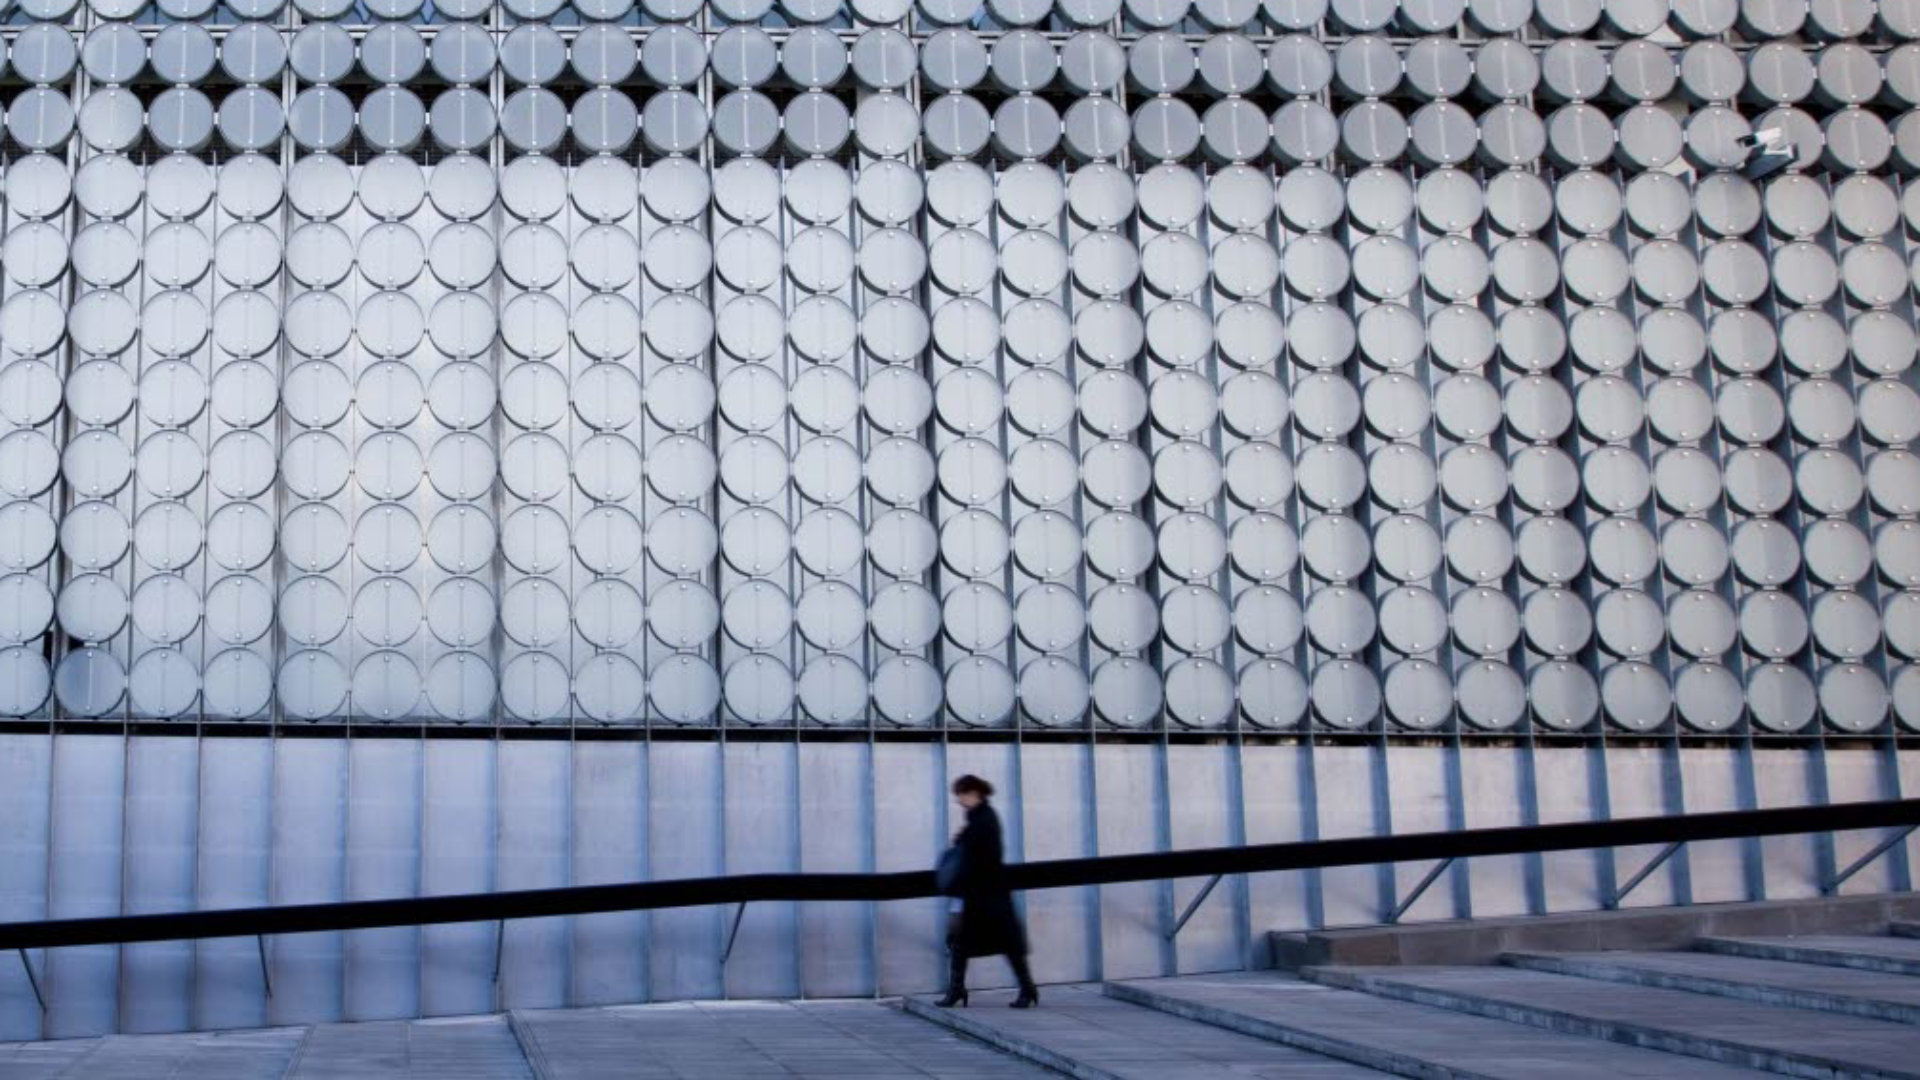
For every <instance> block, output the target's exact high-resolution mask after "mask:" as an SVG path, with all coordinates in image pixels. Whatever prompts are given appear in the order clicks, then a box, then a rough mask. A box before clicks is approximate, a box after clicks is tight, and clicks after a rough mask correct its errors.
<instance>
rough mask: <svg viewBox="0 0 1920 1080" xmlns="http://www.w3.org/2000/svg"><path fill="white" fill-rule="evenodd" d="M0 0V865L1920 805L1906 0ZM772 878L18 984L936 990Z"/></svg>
mask: <svg viewBox="0 0 1920 1080" xmlns="http://www.w3.org/2000/svg"><path fill="white" fill-rule="evenodd" d="M4 10H5V12H6V16H5V18H6V21H5V24H4V25H3V26H0V40H4V44H5V47H6V52H5V67H4V69H3V70H0V105H4V127H5V141H4V145H0V716H3V717H5V720H4V722H0V918H5V919H35V918H45V917H60V916H69V915H79V914H101V913H111V912H119V911H128V912H134V911H154V910H173V909H178V908H188V907H219V906H233V905H245V904H257V903H270V902H295V901H311V900H324V899H336V898H339V899H345V898H363V897H377V896H390V895H412V894H425V893H435V892H460V891H476V890H486V889H504V888H517V887H532V886H539V885H557V884H566V883H570V882H595V881H617V880H629V879H635V878H645V877H656V878H658V877H672V876H698V875H706V874H717V873H728V872H746V871H757V870H774V869H803V870H863V869H864V870H875V869H901V868H911V867H923V866H927V865H931V863H932V862H933V860H934V858H935V857H936V856H937V853H938V852H939V850H940V848H941V847H942V845H943V844H944V843H945V840H946V838H947V836H948V835H949V833H950V831H951V827H952V824H953V823H952V822H951V820H950V817H949V813H948V811H947V810H946V809H945V808H944V789H945V784H946V782H947V780H948V779H950V778H951V776H953V775H954V774H957V773H959V772H962V771H973V772H977V773H981V774H982V775H985V776H988V777H989V778H990V779H992V780H994V782H995V783H996V784H998V785H999V786H1001V787H1002V788H1003V790H1004V792H1005V795H1004V796H1003V810H1004V812H1005V814H1006V816H1007V818H1008V821H1009V826H1010V830H1011V833H1012V845H1013V848H1014V849H1015V850H1016V851H1017V852H1018V854H1019V855H1020V856H1021V857H1023V858H1027V859H1041V858H1054V857H1068V856H1078V855H1087V854H1097V853H1118V852H1131V851H1141V850H1150V849H1155V848H1166V847H1182V846H1196V845H1216V844H1230V843H1241V842H1259V841H1266V840H1278V839H1286V838H1292V837H1316V836H1335V835H1345V834H1352V833H1355V832H1389V831H1400V832H1405V831H1421V830H1428V829H1440V828H1459V827H1468V826H1478V825H1497V824H1522V823H1532V822H1545V821H1556V820H1575V819H1581V818H1589V817H1605V816H1626V815H1635V814H1672V813H1682V812H1688V811H1697V810H1706V809H1720V808H1729V807H1752V806H1775V805H1793V804H1797V803H1806V802H1823V801H1830V800H1842V799H1864V798H1881V797H1890V796H1894V795H1898V794H1900V793H1901V792H1902V791H1912V790H1913V789H1914V787H1915V784H1916V777H1915V773H1916V769H1920V757H1916V756H1914V753H1913V751H1912V750H1909V749H1908V747H1909V745H1910V744H1911V741H1912V740H1913V739H1915V738H1916V737H1920V668H1916V667H1915V666H1914V662H1915V661H1920V520H1916V514H1920V458H1916V457H1915V456H1914V454H1913V453H1912V445H1911V444H1912V442H1913V440H1914V438H1915V437H1916V436H1917V435H1920V393H1917V392H1916V377H1915V373H1914V361H1915V358H1916V350H1917V348H1920V337H1916V323H1915V311H1914V305H1913V298H1912V289H1913V287H1914V282H1915V281H1916V280H1917V278H1916V274H1920V271H1916V270H1913V269H1911V268H1910V267H1912V266H1914V265H1920V264H1914V263H1912V262H1911V261H1910V257H1911V256H1913V255H1914V254H1915V252H1916V251H1920V197H1910V196H1912V193H1911V192H1910V191H1909V190H1908V189H1907V188H1906V187H1905V183H1906V182H1907V181H1906V178H1907V177H1908V176H1909V175H1910V174H1912V173H1914V172H1915V171H1920V119H1917V118H1916V116H1917V115H1920V114H1916V113H1915V112H1914V111H1913V110H1914V109H1915V108H1916V107H1920V3H1915V2H1913V0H1878V2H1877V3H1876V2H1875V0H1813V2H1812V3H1808V2H1806V0H1686V2H1681V3H1676V4H1674V5H1673V6H1672V7H1671V8H1670V7H1669V5H1668V3H1667V2H1666V0H1606V2H1601V0H1404V2H1401V3H1395V2H1394V0H1333V2H1331V3H1329V2H1327V0H1264V2H1254V0H1195V2H1189V0H1059V2H1057V3H1048V2H1043V0H991V2H988V3H980V2H976V0H849V2H848V3H847V4H842V3H840V2H839V0H782V2H781V3H780V4H779V5H778V6H775V5H774V3H773V0H714V2H713V3H710V4H702V3H699V2H696V0H641V2H640V3H639V4H638V5H637V6H636V4H635V3H634V0H576V2H574V3H573V4H572V5H571V6H568V5H564V4H561V3H559V2H558V0H502V2H501V3H500V4H497V5H496V4H493V3H490V2H486V0H453V2H451V3H448V4H444V5H431V6H422V4H421V3H419V2H418V0H375V2H370V3H361V4H352V3H347V2H345V0H294V2H293V3H291V4H286V3H282V2H281V0H239V2H233V3H225V4H215V3H213V2H212V0H161V2H159V3H158V4H157V5H156V4H149V3H146V2H143V0H87V2H85V3H76V0H11V2H10V4H9V5H8V6H6V7H5V8H4ZM1903 774H1904V775H1903ZM1870 841H1871V838H1860V837H1850V838H1842V839H1841V840H1839V841H1836V842H1827V841H1813V840H1782V841H1778V842H1774V841H1768V842H1765V843H1751V844H1725V845H1700V846H1697V847H1695V848H1694V849H1692V850H1690V851H1688V852H1686V853H1684V854H1683V855H1682V856H1681V857H1679V858H1677V859H1675V860H1674V861H1673V862H1672V863H1671V864H1669V865H1667V866H1665V867H1663V868H1662V870H1661V871H1660V872H1659V873H1657V874H1656V875H1654V876H1653V877H1651V878H1650V879H1649V880H1648V883H1647V884H1646V885H1644V886H1642V887H1641V888H1639V889H1637V890H1636V891H1635V892H1634V894H1633V895H1632V897H1631V900H1630V902H1634V903H1659V902H1691V901H1705V900H1714V899H1744V898H1759V897H1779V896H1793V895H1807V894H1809V893H1811V892H1817V891H1818V890H1819V889H1820V888H1821V887H1822V883H1823V882H1824V881H1825V880H1826V878H1827V877H1828V876H1829V875H1831V873H1832V872H1833V870H1834V868H1835V867H1836V866H1840V865H1844V864H1845V863H1846V861H1848V858H1849V856H1850V854H1853V853H1857V852H1858V851H1859V850H1864V848H1865V846H1867V845H1868V844H1869V843H1870ZM1649 855H1650V853H1647V852H1623V853H1618V854H1616V855H1588V854H1571V855H1556V856H1551V857H1546V858H1538V859H1508V860H1487V861H1484V862H1482V863H1475V864H1471V865H1460V866H1456V867H1453V868H1451V869H1450V870H1449V871H1448V873H1447V876H1446V877H1445V878H1443V879H1442V880H1443V885H1442V887H1441V888H1438V889H1436V890H1434V891H1433V892H1432V893H1431V894H1429V895H1428V896H1427V897H1426V898H1424V899H1423V900H1422V901H1421V902H1420V904H1419V905H1418V906H1417V907H1416V908H1415V909H1413V911H1412V912H1411V916H1412V917H1449V916H1467V915H1484V914H1490V913H1513V912H1543V911H1550V910H1562V909H1570V908H1583V907H1594V906H1599V905H1601V904H1603V903H1605V902H1607V901H1608V900H1609V899H1610V898H1611V897H1612V896H1613V894H1614V891H1615V890H1616V889H1617V888H1618V886H1619V885H1620V884H1621V883H1622V882H1624V881H1625V880H1627V879H1628V878H1629V877H1631V876H1632V874H1633V872H1634V870H1635V869H1637V867H1638V866H1639V865H1640V864H1641V863H1642V862H1644V860H1645V858H1646V857H1648V856H1649ZM1425 870H1426V868H1424V867H1400V868H1382V869H1377V870H1374V869H1367V870H1342V871H1338V872H1328V873H1325V874H1296V875H1276V876H1272V877H1271V878H1260V879H1255V880H1249V881H1236V882H1232V883H1229V885H1228V886H1226V887H1223V888H1222V889H1221V890H1220V892H1219V894H1218V895H1217V896H1214V897H1212V898H1210V899H1209V901H1208V903H1207V905H1205V906H1203V907H1202V908H1201V910H1200V913H1199V914H1198V915H1197V916H1196V918H1195V920H1194V921H1193V923H1192V924H1190V925H1189V926H1188V927H1187V928H1186V929H1185V930H1183V931H1182V932H1181V934H1180V935H1179V936H1178V937H1177V938H1170V937H1169V936H1168V932H1169V931H1170V930H1171V927H1172V923H1173V920H1174V918H1175V916H1176V915H1177V913H1178V911H1179V910H1180V908H1181V907H1183V906H1184V904H1185V902H1186V900H1187V899H1188V898H1190V897H1191V896H1192V895H1194V892H1195V890H1196V888H1197V887H1198V884H1199V883H1196V882H1179V883H1160V884H1142V885H1128V886H1116V887H1106V888H1101V889H1093V890H1072V891H1067V892H1060V893H1048V894H1036V895H1035V896H1032V897H1029V898H1027V901H1026V904H1027V912H1028V915H1029V918H1030V919H1031V922H1032V926H1033V932H1034V937H1035V939H1036V943H1037V944H1038V946H1039V948H1038V952H1039V956H1038V958H1037V960H1036V968H1037V970H1039V971H1040V972H1041V973H1042V974H1043V975H1044V976H1045V977H1048V978H1054V979H1085V978H1095V977H1100V976H1102V975H1104V976H1107V977H1113V976H1121V975H1128V974H1149V973H1160V972H1172V971H1188V970H1214V969H1221V968H1232V967H1238V966H1242V965H1244V964H1246V963H1249V962H1253V961H1254V960H1256V959H1257V957H1258V955H1259V951H1260V940H1261V939H1260V934H1261V933H1262V932H1264V931H1265V930H1267V929H1273V928H1285V927H1300V926H1309V925H1326V924H1337V923H1342V922H1361V921H1371V920H1377V919H1379V918H1381V917H1383V916H1384V915H1385V914H1386V913H1387V912H1390V911H1391V910H1393V908H1394V907H1395V906H1396V903H1397V897H1398V896H1400V895H1401V894H1402V893H1403V892H1404V890H1405V889H1406V888H1407V887H1408V886H1409V885H1410V883H1411V882H1412V881H1413V880H1417V879H1418V877H1419V876H1421V875H1422V874H1424V872H1425ZM1909 883H1910V882H1909V877H1908V861H1907V852H1906V851H1905V850H1900V851H1896V852H1895V853H1894V855H1893V857H1891V858H1890V859H1889V860H1887V861H1885V862H1884V863H1880V864H1876V865H1875V866H1874V867H1873V868H1872V869H1871V870H1870V871H1868V872H1867V873H1866V874H1863V875H1862V876H1861V877H1860V878H1859V879H1857V881H1856V882H1854V883H1852V884H1850V886H1849V887H1850V888H1875V887H1879V888H1886V887H1899V888H1904V887H1906V886H1907V885H1908V884H1909ZM731 915H732V913H731V912H721V911H710V910H687V911H674V912H661V913H655V914H653V915H650V916H641V915H614V916H596V917H592V918H583V919H575V920H551V921H535V922H527V923H524V924H516V925H513V926H509V927H507V928H506V929H505V930H504V931H498V932H497V931H496V928H494V927H491V926H472V927H435V928H428V929H422V930H413V929H405V930H392V931H370V932H364V933H354V934H347V935H311V936H303V937H298V938H287V939H280V940H273V941H269V942H265V943H261V944H260V945H259V946H256V943H254V942H251V941H230V942H228V941H222V942H207V943H201V944H198V945H185V944H155V945H141V946H130V947H126V948H120V949H111V948H109V949H78V950H62V951H57V952H55V953H53V954H51V955H46V956H33V957H30V958H29V962H31V963H33V964H35V965H36V970H41V969H44V977H43V980H42V981H43V982H44V984H45V987H46V989H47V991H48V994H49V1008H48V1010H47V1011H46V1012H45V1013H44V1014H43V1013H42V1012H41V1010H40V1009H39V1008H38V1006H37V1005H36V1003H35V1001H34V998H33V996H32V993H31V988H30V987H29V985H28V983H27V980H26V978H25V974H24V973H23V972H22V971H21V970H20V969H19V968H18V966H17V965H13V966H9V965H6V964H0V1038H28V1037H34V1036H36V1035H40V1034H47V1035H69V1034H90V1033H97V1032H101V1031H112V1030H173V1029H182V1028H192V1027H202V1028H210V1027H233V1026H248V1025H255V1024H264V1023H274V1022H280V1021H294V1020H308V1019H316V1018H336V1017H354V1018H360V1017H372V1016H410V1015H420V1014H444V1013H459V1012H473V1011H484V1010H488V1009H493V1008H496V1007H505V1006H516V1007H517V1006H523V1005H525V1006H531V1005H558V1004H567V1003H587V1002H606V1001H638V1000H665V999H673V998H684V997H711V996H721V995H727V996H769V995H772V996H788V995H802V994H804V995H846V994H852V995H863V994H873V993H896V992H903V991H909V990H919V989H924V988H926V987H929V986H931V985H933V984H934V982H935V981H937V979H938V977H939V975H938V972H939V967H940V956H939V951H940V941H939V931H940V908H939V906H938V905H937V904H930V903H916V904H897V905H885V906H879V907H875V906H872V905H804V906H796V905H764V906H758V907H755V908H753V909H751V910H749V911H748V912H747V913H746V914H745V916H744V918H743V919H742V920H741V923H740V931H739V940H738V942H737V945H736V947H735V948H734V949H733V951H732V952H731V954H728V955H727V956H726V958H725V959H724V960H723V958H722V954H723V951H724V948H725V943H726V941H727V939H728V936H729V930H730V926H731ZM269 984H270V986H271V993H270V994H269V992H268V990H269Z"/></svg>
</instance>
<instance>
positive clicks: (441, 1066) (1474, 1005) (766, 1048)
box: [0, 896, 1920, 1080]
mask: <svg viewBox="0 0 1920 1080" xmlns="http://www.w3.org/2000/svg"><path fill="white" fill-rule="evenodd" d="M1916 908H1920V897H1913V896H1902V897H1885V898H1875V899H1874V900H1872V901H1854V900H1849V901H1825V902H1813V903H1802V904H1787V905H1782V904H1769V905H1721V906H1717V907H1711V908H1691V909H1664V910H1642V911H1634V912H1612V913H1602V914H1589V915H1579V916H1556V917H1550V918H1545V919H1493V920H1478V921H1473V922H1464V923H1453V924H1420V925H1416V926H1408V927H1373V928H1362V929H1354V930H1339V931H1327V932H1321V933H1315V934H1306V935H1284V936H1282V935H1276V940H1275V942H1274V954H1275V956H1276V957H1277V958H1279V959H1280V960H1281V961H1283V962H1285V961H1293V962H1295V964H1296V966H1295V968H1294V969H1293V970H1286V971H1258V972H1244V973H1235V974H1225V975H1189V976H1182V977H1177V978H1159V979H1142V980H1132V981H1124V982H1109V983H1104V984H1088V985H1078V986H1050V987H1045V988H1043V990H1042V1007H1041V1008H1039V1009H1034V1010H1014V1009H1008V1008H1005V1007H1004V1006H1005V1004H1006V1002H1007V1001H1008V1000H1009V998H1010V994H1009V992H1006V991H998V992H976V993H975V994H974V995H973V1000H972V1002H971V1004H970V1007H968V1008H964V1009H940V1008H937V1007H936V1006H934V1005H933V1004H932V1003H931V1001H930V1000H928V999H924V998H908V999H905V1000H903V1001H900V1002H898V1003H897V1004H896V1003H894V1002H885V1001H880V1002H876V1001H803V1002H686V1003H679V1004H666V1005H644V1006H612V1007H604V1008H586V1009H564V1010H523V1011H515V1012H510V1013H506V1014H502V1015H495V1016H474V1017H453V1018H445V1019H434V1020H410V1021H404V1020H396V1021H379V1022H362V1023H350V1024H318V1025H312V1026H306V1027H286V1028H275V1029H268V1030H261V1031H242V1032H209V1033H188V1034H172V1035H130V1036H110V1037H106V1038H100V1039H75V1040H65V1041H58V1042H34V1043H12V1044H0V1080H60V1078H85V1080H147V1078H151V1077H166V1076H179V1077H195V1078H197V1080H349V1078H352V1080H370V1078H384V1077H396V1078H398V1077H406V1078H413V1080H586V1078H599V1077H613V1076H618V1077H635V1078H641V1080H652V1078H663V1080H664V1078H670V1077H673V1078H678V1077H727V1078H732V1077H760V1076H781V1077H819V1078H822V1080H825V1078H828V1077H834V1078H839V1077H849V1078H856V1077H858V1078H864V1077H916V1078H926V1077H954V1078H960V1077H966V1078H969V1080H972V1078H976V1077H984V1078H1013V1077H1041V1076H1049V1075H1061V1074H1065V1075H1068V1076H1075V1077H1083V1078H1099V1080H1106V1078H1128V1080H1136V1078H1137V1080H1147V1078H1152V1080H1188V1078H1191V1080H1199V1078H1201V1077H1207V1078H1214V1077H1260V1078H1270V1080H1277V1078H1288V1077H1304V1078H1330V1077H1357V1076H1382V1075H1400V1076H1414V1077H1498V1078H1513V1080H1539V1078H1543V1077H1550V1078H1552V1080H1587V1078H1592V1080H1602V1078H1614V1077H1629V1078H1639V1077H1644V1078H1654V1077H1660V1078H1665V1077H1682V1076H1683V1077H1732V1076H1759V1075H1763V1074H1770V1075H1789V1076H1806V1077H1913V1078H1920V921H1914V920H1912V919H1911V916H1913V915H1915V914H1920V912H1917V911H1916V910H1915V909H1916Z"/></svg>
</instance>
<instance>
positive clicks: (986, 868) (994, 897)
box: [948, 802, 1027, 956]
mask: <svg viewBox="0 0 1920 1080" xmlns="http://www.w3.org/2000/svg"><path fill="white" fill-rule="evenodd" d="M953 845H954V847H956V848H958V849H959V850H960V875H959V879H958V880H957V881H956V882H955V884H954V889H953V894H954V895H955V896H956V897H958V898H959V900H960V905H961V906H960V912H959V914H958V915H957V916H956V917H955V919H954V924H953V926H952V927H951V929H950V932H949V934H950V936H949V941H948V946H949V947H950V948H952V949H953V950H954V952H955V953H957V954H958V955H960V956H1000V955H1006V956H1024V955H1026V952H1027V935H1026V931H1025V930H1023V929H1022V928H1021V926H1020V916H1019V915H1018V914H1016V913H1015V912H1014V910H1013V893H1012V892H1011V891H1009V890H1008V889H1007V883H1006V864H1005V862H1004V861H1003V859H1002V846H1001V841H1000V815H999V814H996V813H994V812H993V807H991V806H988V805H987V804H986V803H984V802H983V803H981V804H980V805H979V806H976V807H974V808H973V809H971V810H969V811H967V825H966V828H964V829H961V830H960V835H959V836H958V837H956V838H955V839H954V841H953Z"/></svg>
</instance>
